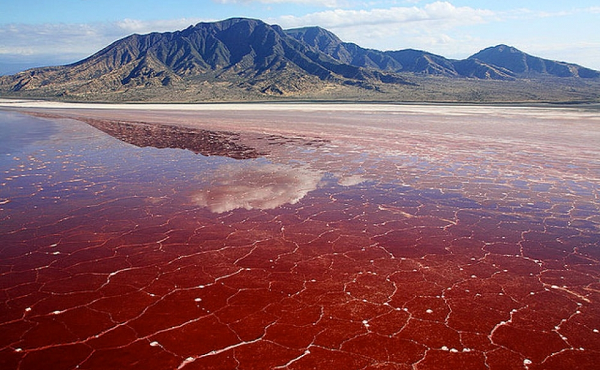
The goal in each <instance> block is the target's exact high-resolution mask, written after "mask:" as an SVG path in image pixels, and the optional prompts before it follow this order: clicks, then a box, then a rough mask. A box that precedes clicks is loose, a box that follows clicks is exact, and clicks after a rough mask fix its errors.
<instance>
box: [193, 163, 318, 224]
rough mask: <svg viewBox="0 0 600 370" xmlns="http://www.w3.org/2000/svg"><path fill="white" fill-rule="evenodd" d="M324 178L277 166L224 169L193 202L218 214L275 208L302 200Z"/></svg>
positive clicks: (260, 165)
mask: <svg viewBox="0 0 600 370" xmlns="http://www.w3.org/2000/svg"><path fill="white" fill-rule="evenodd" d="M322 176H323V175H322V174H321V173H319V172H315V171H311V170H308V169H306V168H296V167H290V166H284V165H278V164H254V165H252V164H248V163H244V164H243V165H229V166H223V167H221V168H220V169H219V170H218V171H217V173H216V174H215V175H214V176H213V178H212V180H211V184H210V185H209V186H207V187H206V188H205V189H203V190H202V191H199V192H197V193H196V194H195V195H194V196H193V201H194V202H195V203H196V204H198V205H200V206H202V207H207V208H208V209H209V210H210V211H211V212H215V213H223V212H228V211H231V210H234V209H237V208H244V209H273V208H276V207H279V206H281V205H283V204H286V203H289V204H295V203H297V202H298V201H300V199H302V198H304V196H305V195H306V194H308V193H309V192H310V191H313V190H315V189H316V188H317V185H318V184H319V182H320V181H321V178H322Z"/></svg>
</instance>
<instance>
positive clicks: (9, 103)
mask: <svg viewBox="0 0 600 370" xmlns="http://www.w3.org/2000/svg"><path fill="white" fill-rule="evenodd" d="M0 108H21V109H98V110H111V109H113V110H134V111H136V110H143V111H152V110H156V111H296V112H298V111H304V112H319V111H332V112H343V111H346V112H390V113H421V114H422V113H425V114H427V113H430V114H449V115H452V114H456V115H463V114H481V113H500V112H503V113H508V112H515V113H517V112H518V113H519V114H527V113H529V114H535V115H539V114H540V113H542V112H550V111H551V112H553V115H556V113H557V112H558V111H561V112H577V115H578V116H580V115H581V114H582V113H583V114H585V113H584V112H582V111H581V110H580V109H578V107H577V106H572V107H571V106H553V107H544V106H526V105H518V104H515V105H510V104H506V105H504V104H502V105H492V104H490V105H474V104H469V103H464V104H461V103H430V104H428V103H397V104H394V103H385V102H384V103H362V102H359V103H347V102H324V103H320V102H281V103H279V102H255V103H254V102H250V103H68V102H56V101H45V100H25V99H2V98H0ZM595 116H597V114H592V113H590V117H595Z"/></svg>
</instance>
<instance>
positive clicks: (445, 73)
mask: <svg viewBox="0 0 600 370" xmlns="http://www.w3.org/2000/svg"><path fill="white" fill-rule="evenodd" d="M539 78H545V79H547V78H553V79H554V80H553V81H558V79H561V78H562V79H564V81H570V82H569V84H570V85H569V86H571V90H573V89H575V90H573V91H575V92H573V91H571V90H569V91H571V92H572V93H570V94H571V95H569V97H568V99H590V96H591V97H592V99H595V97H594V96H596V95H597V94H596V95H594V94H593V93H590V91H597V90H594V89H595V87H596V85H594V86H592V87H590V86H588V85H589V84H587V83H585V82H582V81H583V80H593V81H600V72H598V71H594V70H591V69H588V68H584V67H581V66H578V65H575V64H569V63H564V62H554V61H550V60H546V59H541V58H537V57H533V56H531V55H528V54H525V53H523V52H521V51H519V50H517V49H515V48H511V47H508V46H505V45H499V46H496V47H493V48H488V49H485V50H482V51H480V52H479V53H477V54H475V55H473V56H471V57H469V58H467V59H465V60H452V59H447V58H445V57H443V56H440V55H435V54H432V53H428V52H426V51H420V50H413V49H406V50H397V51H379V50H373V49H365V48H362V47H360V46H358V45H356V44H354V43H348V42H343V41H342V40H340V39H339V38H338V37H337V36H336V35H335V34H333V33H331V32H329V31H327V30H325V29H323V28H320V27H306V28H299V29H291V30H283V29H282V28H281V27H279V26H277V25H268V24H266V23H264V22H262V21H260V20H256V19H246V18H232V19H227V20H224V21H220V22H211V23H198V24H197V25H195V26H190V27H189V28H187V29H185V30H181V31H176V32H166V33H150V34H147V35H137V34H134V35H131V36H128V37H125V38H123V39H121V40H118V41H116V42H114V43H113V44H111V45H109V46H107V47H106V48H104V49H103V50H100V51H99V52H97V53H96V54H94V55H92V56H90V57H88V58H86V59H84V60H81V61H79V62H77V63H74V64H71V65H66V66H59V67H46V68H34V69H31V70H28V71H25V72H21V73H17V74H15V75H12V76H2V77H0V93H2V95H3V96H20V97H54V98H60V99H72V100H104V101H130V100H137V101H206V100H256V99H264V98H268V97H273V96H275V97H277V96H287V97H295V98H307V99H312V98H315V99H338V98H348V99H353V100H355V99H371V100H373V99H384V100H385V99H398V100H464V99H466V100H469V99H472V98H470V96H471V95H472V96H478V97H479V98H477V99H480V98H481V96H489V99H491V98H492V96H494V98H493V99H497V98H496V97H495V96H499V93H498V92H497V91H495V90H497V89H498V86H497V85H495V84H494V83H492V82H484V81H521V82H520V85H518V88H516V87H515V86H517V85H514V86H513V85H510V86H508V85H503V88H504V89H507V88H508V90H506V91H507V94H515V93H519V94H520V95H519V96H517V98H519V99H521V96H523V97H524V98H525V99H533V100H535V99H541V97H540V96H539V93H538V92H536V91H537V90H539V89H538V87H537V86H534V85H535V84H526V83H525V80H527V81H529V80H531V79H539ZM560 84H562V85H564V84H565V82H560V83H559V85H560ZM573 86H575V87H574V88H573ZM580 88H581V89H583V90H581V91H580V90H577V89H580ZM477 89H479V90H478V91H476V92H475V95H473V91H474V90H477ZM511 89H512V90H511ZM523 89H525V90H527V91H526V92H523V93H522V94H521V92H522V91H523ZM560 89H561V91H567V90H565V89H564V86H562V87H560ZM590 94H591V95H590ZM500 95H501V94H500ZM557 96H562V95H560V94H557ZM486 99H488V98H486ZM549 99H554V98H549Z"/></svg>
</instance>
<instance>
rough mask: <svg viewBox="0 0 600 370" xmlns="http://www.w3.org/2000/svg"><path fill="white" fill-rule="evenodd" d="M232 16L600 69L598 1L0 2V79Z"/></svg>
mask: <svg viewBox="0 0 600 370" xmlns="http://www.w3.org/2000/svg"><path fill="white" fill-rule="evenodd" d="M232 17H248V18H255V19H261V20H263V21H265V22H267V23H269V24H277V25H280V26H281V27H283V28H297V27H304V26H320V27H323V28H326V29H328V30H329V31H332V32H333V33H335V34H336V35H337V36H338V37H339V38H341V39H342V40H343V41H346V42H353V43H356V44H358V45H360V46H362V47H365V48H372V49H378V50H401V49H408V48H411V49H419V50H425V51H429V52H432V53H435V54H439V55H442V56H444V57H446V58H452V59H463V58H466V57H468V56H470V55H472V54H475V53H477V52H478V51H480V50H482V49H484V48H486V47H490V46H495V45H498V44H507V45H510V46H514V47H516V48H517V49H520V50H521V51H524V52H526V53H528V54H532V55H535V56H539V57H543V58H547V59H552V60H559V61H567V62H572V63H577V64H580V65H583V66H585V67H588V68H593V69H597V70H600V1H598V0H573V1H556V0H478V1H474V0H448V1H432V0H205V1H199V0H169V1H167V0H161V1H158V0H0V74H7V73H15V72H17V71H19V70H23V69H25V68H29V67H34V66H49V65H59V64H67V63H72V62H76V61H78V60H81V59H83V58H85V57H87V56H89V55H92V54H93V53H95V52H97V51H99V50H100V49H102V48H104V47H105V46H107V45H109V44H110V43H112V42H114V41H116V40H118V39H120V38H123V37H125V36H127V35H130V34H132V33H139V34H145V33H149V32H155V31H156V32H166V31H177V30H181V29H185V28H187V27H188V26H190V25H193V24H196V23H198V22H211V21H218V20H223V19H227V18H232Z"/></svg>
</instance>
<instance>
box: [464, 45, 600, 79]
mask: <svg viewBox="0 0 600 370" xmlns="http://www.w3.org/2000/svg"><path fill="white" fill-rule="evenodd" d="M468 59H471V60H478V61H481V62H484V63H487V64H490V65H494V66H496V67H500V68H503V69H506V70H508V71H510V72H512V73H514V74H516V75H520V76H522V77H531V76H536V75H550V76H556V77H582V78H598V77H600V72H598V71H594V70H591V69H589V68H584V67H581V66H579V65H577V64H572V63H566V62H558V61H554V60H549V59H543V58H539V57H535V56H532V55H529V54H527V53H524V52H522V51H521V50H519V49H517V48H515V47H513V46H508V45H504V44H500V45H497V46H493V47H489V48H486V49H483V50H481V51H480V52H478V53H477V54H474V55H472V56H470V57H469V58H468Z"/></svg>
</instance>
